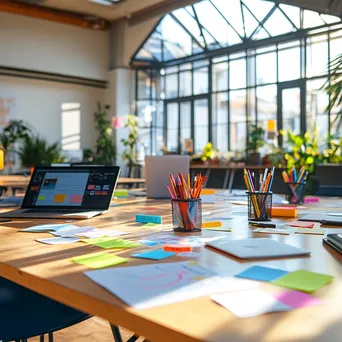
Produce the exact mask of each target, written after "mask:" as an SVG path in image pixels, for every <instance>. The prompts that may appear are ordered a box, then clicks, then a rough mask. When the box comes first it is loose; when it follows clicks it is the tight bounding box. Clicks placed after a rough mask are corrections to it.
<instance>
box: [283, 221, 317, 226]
mask: <svg viewBox="0 0 342 342" xmlns="http://www.w3.org/2000/svg"><path fill="white" fill-rule="evenodd" d="M286 225H287V226H290V227H302V228H313V227H314V225H315V222H309V221H307V222H306V221H292V222H286Z"/></svg>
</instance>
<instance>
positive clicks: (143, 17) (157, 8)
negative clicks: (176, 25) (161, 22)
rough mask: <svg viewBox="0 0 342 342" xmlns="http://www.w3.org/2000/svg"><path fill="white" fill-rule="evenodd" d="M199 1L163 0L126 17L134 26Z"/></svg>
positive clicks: (130, 24)
mask: <svg viewBox="0 0 342 342" xmlns="http://www.w3.org/2000/svg"><path fill="white" fill-rule="evenodd" d="M199 1H200V0H163V1H161V2H160V3H158V4H156V5H153V6H149V7H146V8H144V9H142V10H140V11H137V12H134V13H132V14H131V15H130V16H128V17H126V19H128V25H129V26H134V25H137V24H140V23H142V22H144V21H147V20H150V19H153V18H156V17H160V16H162V15H164V14H166V13H169V12H172V11H174V10H176V9H178V8H181V7H185V6H189V5H193V4H195V3H196V2H199ZM121 19H122V18H121Z"/></svg>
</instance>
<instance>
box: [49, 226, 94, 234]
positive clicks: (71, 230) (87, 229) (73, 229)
mask: <svg viewBox="0 0 342 342" xmlns="http://www.w3.org/2000/svg"><path fill="white" fill-rule="evenodd" d="M93 230H95V228H94V227H90V226H89V227H76V226H73V227H71V228H70V227H69V228H68V229H59V230H57V231H56V232H50V234H52V235H55V236H60V237H75V236H76V234H77V233H83V232H91V231H93Z"/></svg>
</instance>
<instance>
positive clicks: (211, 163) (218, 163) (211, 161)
mask: <svg viewBox="0 0 342 342" xmlns="http://www.w3.org/2000/svg"><path fill="white" fill-rule="evenodd" d="M209 165H220V159H218V158H215V159H210V160H209Z"/></svg>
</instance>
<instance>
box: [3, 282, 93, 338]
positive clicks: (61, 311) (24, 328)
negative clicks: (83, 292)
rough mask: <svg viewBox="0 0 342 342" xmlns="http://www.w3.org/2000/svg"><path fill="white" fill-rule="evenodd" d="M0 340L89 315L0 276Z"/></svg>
mask: <svg viewBox="0 0 342 342" xmlns="http://www.w3.org/2000/svg"><path fill="white" fill-rule="evenodd" d="M0 311H1V313H2V318H1V319H0V341H13V340H15V341H18V342H19V341H24V342H26V341H27V339H28V338H30V337H34V336H40V341H44V335H45V334H48V335H49V342H53V332H54V331H57V330H60V329H64V328H67V327H70V326H72V325H74V324H77V323H80V322H82V321H84V320H86V319H88V318H90V317H91V316H90V315H88V314H85V313H83V312H80V311H77V310H74V309H72V308H70V307H68V306H65V305H62V304H60V303H57V302H55V301H54V300H52V299H49V298H47V297H44V296H42V295H40V294H38V293H36V292H33V291H31V290H28V289H26V288H24V287H22V286H20V285H17V284H15V283H13V282H11V281H9V280H7V279H5V278H1V277H0Z"/></svg>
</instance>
